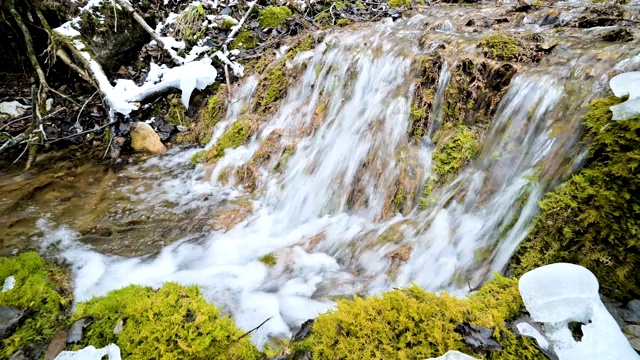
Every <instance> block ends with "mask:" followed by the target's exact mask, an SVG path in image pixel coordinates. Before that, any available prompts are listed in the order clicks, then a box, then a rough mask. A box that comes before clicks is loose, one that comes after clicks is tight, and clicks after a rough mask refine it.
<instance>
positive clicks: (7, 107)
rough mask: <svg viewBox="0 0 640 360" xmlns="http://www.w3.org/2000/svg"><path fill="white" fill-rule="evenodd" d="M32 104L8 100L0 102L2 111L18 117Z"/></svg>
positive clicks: (0, 110)
mask: <svg viewBox="0 0 640 360" xmlns="http://www.w3.org/2000/svg"><path fill="white" fill-rule="evenodd" d="M30 108H31V106H27V105H22V104H20V103H19V102H17V101H7V102H3V103H0V113H3V114H7V115H11V116H13V117H18V116H22V115H24V113H25V112H26V111H27V110H28V109H30Z"/></svg>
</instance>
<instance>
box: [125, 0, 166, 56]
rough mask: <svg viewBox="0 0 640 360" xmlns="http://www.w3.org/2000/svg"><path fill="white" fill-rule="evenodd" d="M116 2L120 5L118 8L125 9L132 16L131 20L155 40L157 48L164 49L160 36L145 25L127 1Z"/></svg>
mask: <svg viewBox="0 0 640 360" xmlns="http://www.w3.org/2000/svg"><path fill="white" fill-rule="evenodd" d="M116 1H117V2H118V4H120V6H122V7H123V8H125V9H126V10H127V11H129V12H130V13H131V15H132V16H133V19H134V20H135V21H136V22H137V23H138V24H140V26H142V28H143V29H144V30H145V31H146V32H147V33H148V34H149V35H151V38H152V39H153V40H155V41H156V42H157V43H158V47H160V48H163V49H164V42H163V41H162V39H160V36H158V34H157V33H156V32H155V31H154V30H153V29H152V28H151V26H149V24H147V22H146V21H145V20H144V19H143V18H142V16H140V14H138V12H137V11H136V10H135V9H134V8H133V6H131V4H130V3H129V1H127V0H116Z"/></svg>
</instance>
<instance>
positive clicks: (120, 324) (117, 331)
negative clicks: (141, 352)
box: [113, 319, 124, 335]
mask: <svg viewBox="0 0 640 360" xmlns="http://www.w3.org/2000/svg"><path fill="white" fill-rule="evenodd" d="M122 330H124V321H122V319H120V320H118V323H117V324H116V326H115V327H114V328H113V334H114V335H118V334H120V333H121V332H122Z"/></svg>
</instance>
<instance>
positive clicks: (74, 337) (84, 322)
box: [67, 316, 93, 344]
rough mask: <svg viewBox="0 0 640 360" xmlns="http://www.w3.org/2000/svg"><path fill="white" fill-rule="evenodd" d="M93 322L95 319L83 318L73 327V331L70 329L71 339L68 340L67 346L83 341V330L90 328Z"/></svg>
mask: <svg viewBox="0 0 640 360" xmlns="http://www.w3.org/2000/svg"><path fill="white" fill-rule="evenodd" d="M92 322H93V319H92V318H91V317H89V316H87V317H83V318H82V319H80V320H77V321H76V322H74V323H73V325H71V329H69V337H68V338H67V344H72V343H77V342H80V341H82V338H83V330H84V328H86V327H87V326H89V325H90V324H91V323H92Z"/></svg>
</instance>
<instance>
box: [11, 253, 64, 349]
mask: <svg viewBox="0 0 640 360" xmlns="http://www.w3.org/2000/svg"><path fill="white" fill-rule="evenodd" d="M9 276H13V277H15V280H16V282H15V286H14V288H13V289H12V290H9V291H7V292H0V305H3V306H16V307H19V308H22V309H28V310H29V311H31V314H30V315H28V317H27V320H26V321H24V323H23V324H22V325H21V326H19V327H18V328H17V329H16V330H15V331H14V332H13V333H11V334H10V336H8V337H7V338H5V339H3V340H2V341H1V342H0V344H1V345H0V358H2V359H8V358H9V357H11V355H13V353H14V352H16V351H17V350H18V349H21V348H30V347H34V346H38V345H41V344H44V343H46V342H47V341H49V340H50V339H51V337H53V335H54V334H55V333H56V331H57V330H59V329H60V327H61V325H64V313H65V311H66V309H67V307H68V306H69V305H70V303H71V299H70V296H69V297H67V296H63V295H61V294H60V293H58V291H61V292H62V293H66V294H70V293H71V291H70V289H69V287H70V281H69V277H68V276H67V274H66V273H65V271H64V270H63V269H62V268H59V267H56V266H53V265H49V264H46V263H45V262H44V260H42V258H41V257H40V256H39V255H38V254H37V253H35V252H27V253H23V254H20V255H18V256H16V257H10V258H0V284H2V282H3V281H4V279H6V278H7V277H9ZM56 290H58V291H56Z"/></svg>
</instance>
